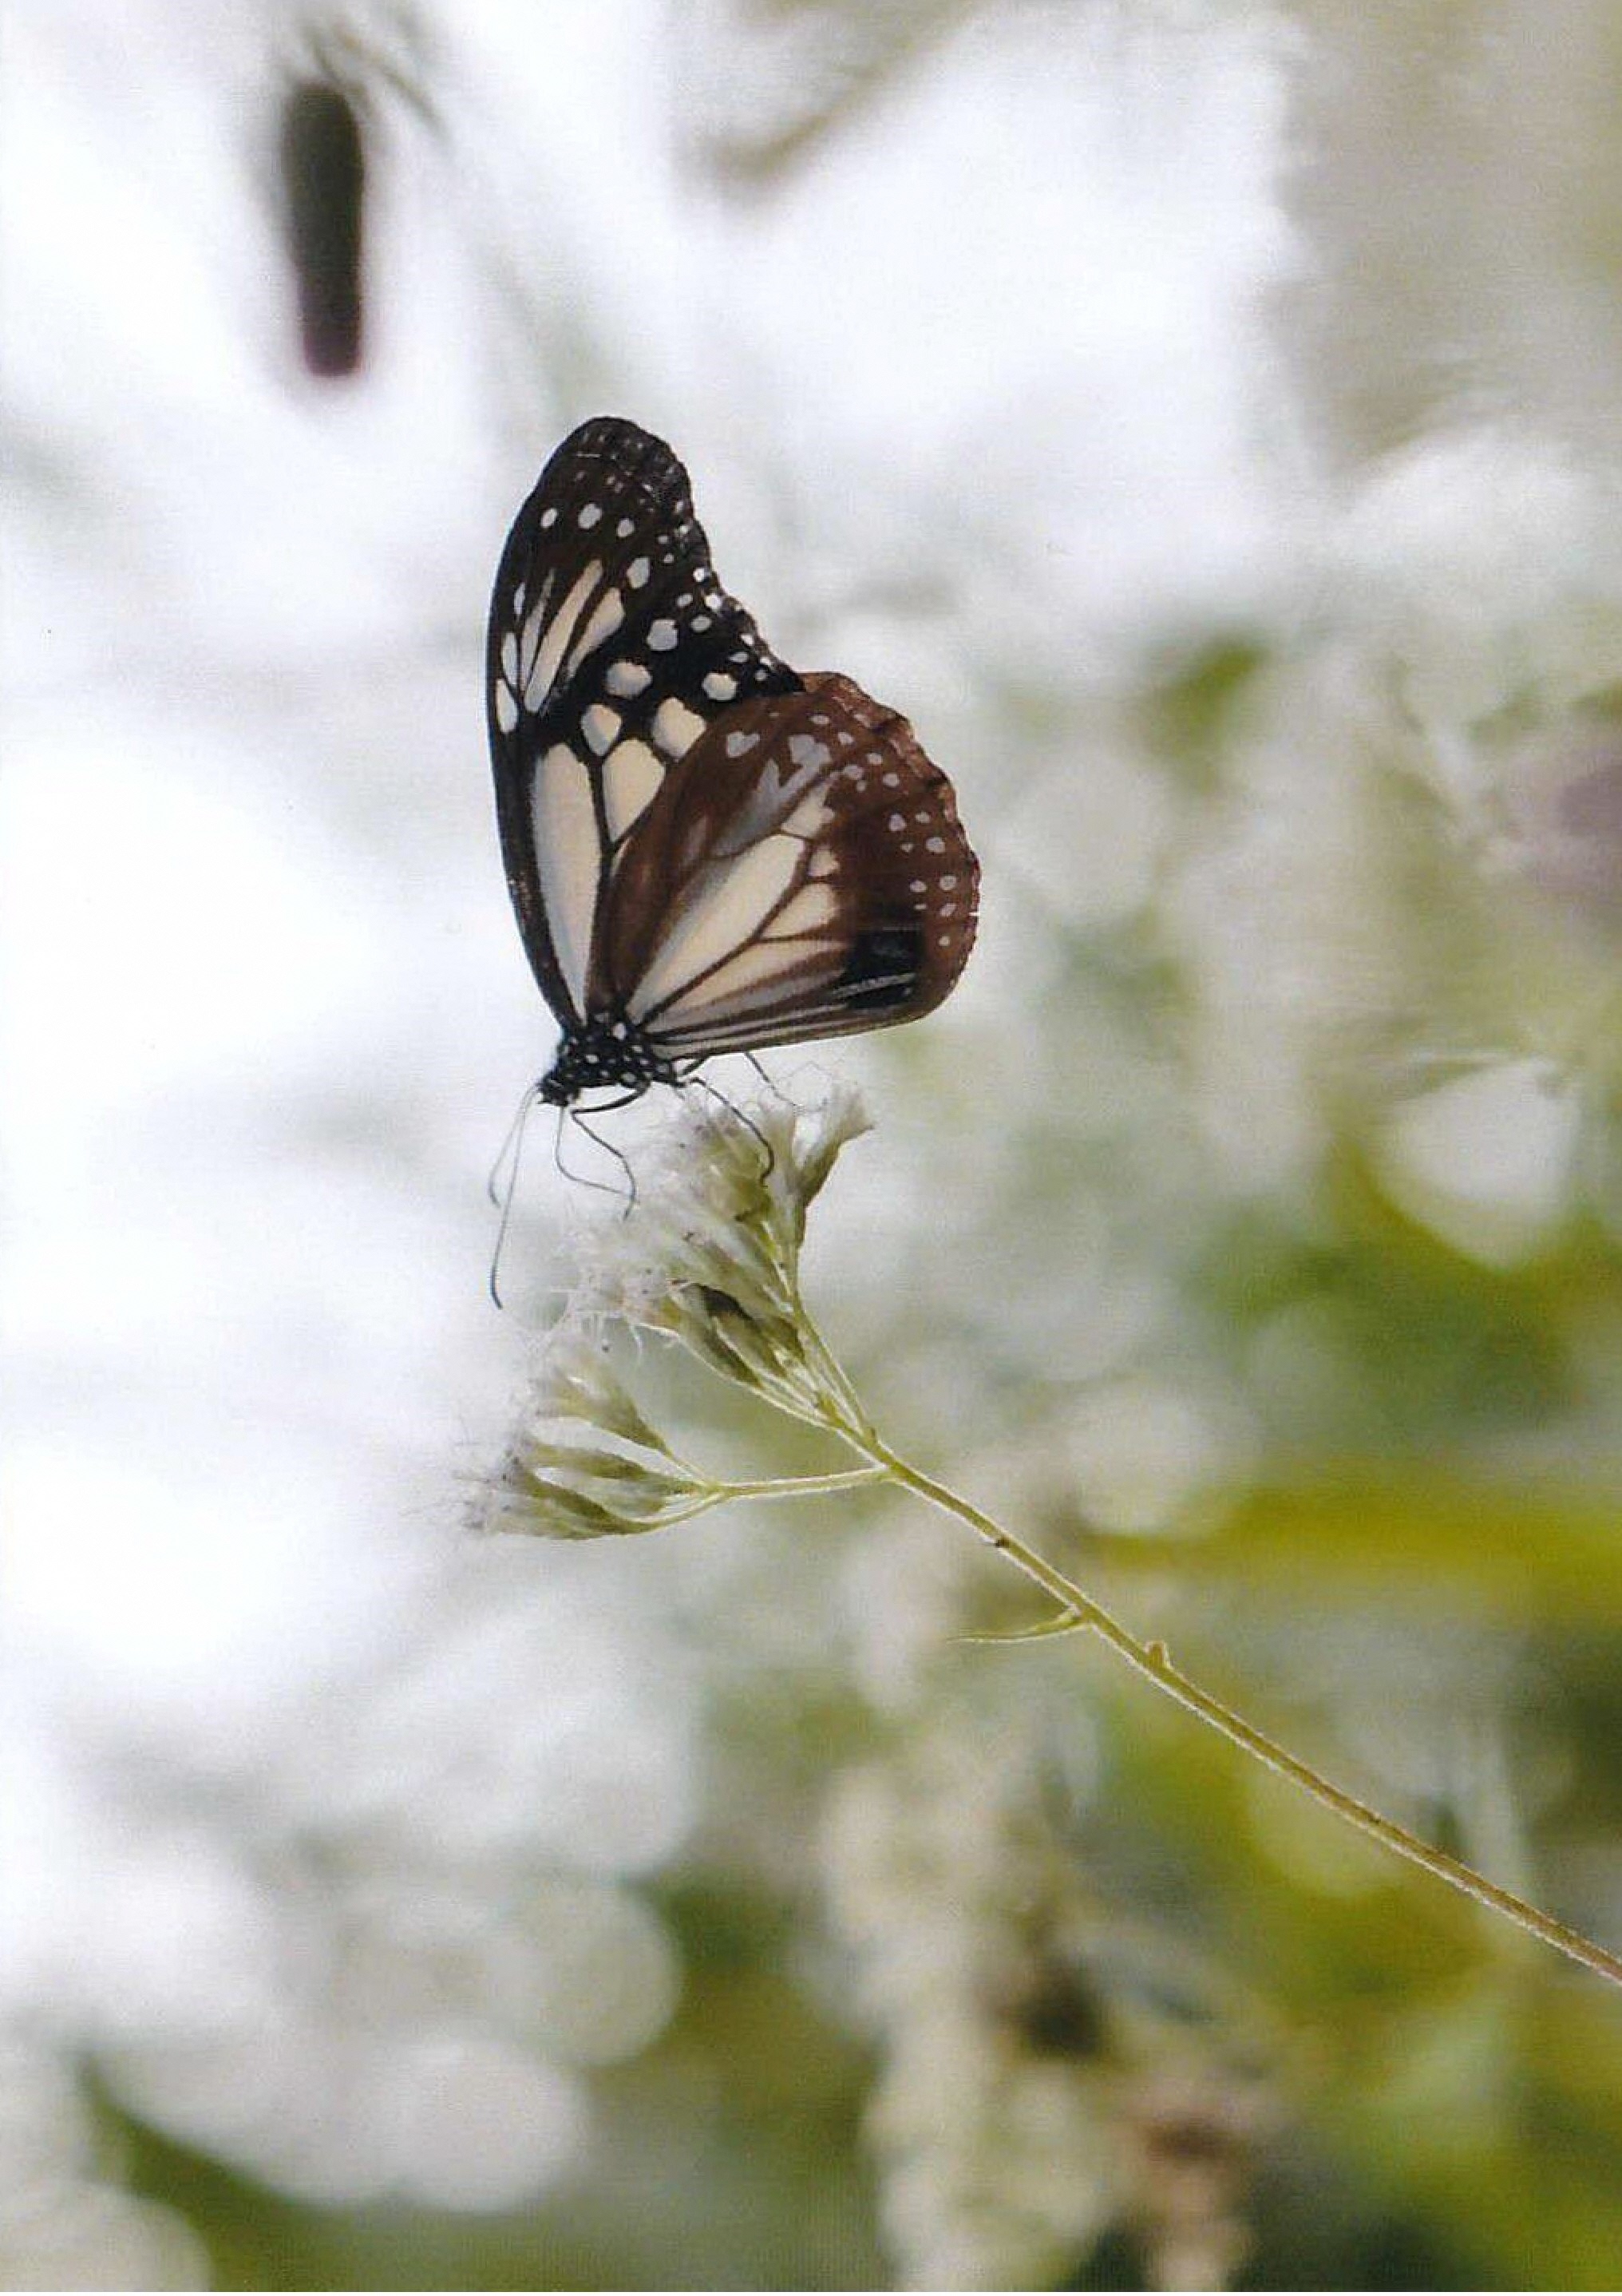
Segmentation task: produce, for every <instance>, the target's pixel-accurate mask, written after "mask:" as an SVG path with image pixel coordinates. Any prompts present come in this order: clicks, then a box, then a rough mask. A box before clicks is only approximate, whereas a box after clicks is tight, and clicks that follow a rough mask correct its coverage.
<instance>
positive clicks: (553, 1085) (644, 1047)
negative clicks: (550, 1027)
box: [540, 1013, 680, 1108]
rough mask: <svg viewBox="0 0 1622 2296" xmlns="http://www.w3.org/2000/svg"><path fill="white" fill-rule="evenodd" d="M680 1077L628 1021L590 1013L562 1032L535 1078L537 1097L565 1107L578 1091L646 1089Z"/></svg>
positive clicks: (605, 1014) (619, 1015) (621, 1016)
mask: <svg viewBox="0 0 1622 2296" xmlns="http://www.w3.org/2000/svg"><path fill="white" fill-rule="evenodd" d="M679 1081H680V1078H679V1076H678V1073H677V1070H676V1066H675V1064H674V1062H670V1061H668V1060H667V1059H666V1058H665V1057H664V1056H663V1055H662V1054H659V1053H657V1052H655V1050H654V1049H653V1046H651V1044H650V1042H649V1041H648V1038H647V1037H646V1036H645V1034H644V1033H643V1030H642V1029H638V1028H637V1026H636V1024H635V1021H627V1020H626V1019H625V1018H624V1017H623V1015H621V1014H616V1013H590V1014H588V1015H587V1017H586V1019H585V1020H584V1021H574V1022H571V1023H570V1024H569V1026H568V1027H567V1028H566V1029H564V1031H563V1041H562V1043H561V1045H560V1046H558V1056H557V1058H556V1060H555V1061H553V1064H552V1066H551V1067H550V1068H549V1069H548V1070H547V1071H546V1073H545V1076H544V1077H543V1078H541V1083H540V1094H541V1098H542V1099H543V1100H544V1101H545V1102H547V1103H548V1104H549V1105H550V1106H552V1107H553V1108H567V1107H568V1106H569V1103H570V1102H571V1101H575V1100H578V1098H579V1097H580V1095H581V1094H582V1093H583V1092H595V1091H598V1090H600V1089H602V1088H603V1087H617V1088H618V1090H619V1091H621V1092H627V1093H631V1094H635V1093H639V1092H646V1090H647V1088H648V1087H649V1086H650V1085H651V1084H676V1083H678V1082H679Z"/></svg>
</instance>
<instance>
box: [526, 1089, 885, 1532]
mask: <svg viewBox="0 0 1622 2296" xmlns="http://www.w3.org/2000/svg"><path fill="white" fill-rule="evenodd" d="M866 1129H867V1118H866V1115H865V1113H864V1111H863V1109H862V1106H861V1103H860V1102H859V1101H858V1100H857V1098H856V1095H854V1094H853V1093H848V1092H835V1093H833V1094H831V1095H829V1097H828V1098H827V1099H826V1100H824V1101H823V1103H821V1104H820V1105H819V1106H817V1107H815V1108H814V1109H810V1110H804V1109H797V1108H794V1107H792V1106H790V1105H789V1104H787V1103H779V1104H777V1105H774V1106H763V1107H758V1108H756V1109H754V1110H753V1111H750V1113H749V1114H747V1115H745V1114H743V1113H742V1112H741V1111H736V1110H733V1109H731V1108H728V1107H725V1105H720V1106H717V1107H716V1108H714V1109H705V1110H702V1111H693V1112H691V1113H685V1114H684V1116H683V1117H682V1119H680V1120H679V1121H678V1122H677V1123H676V1125H675V1126H673V1127H672V1128H671V1130H670V1131H669V1133H668V1135H667V1136H666V1138H665V1141H664V1143H663V1145H662V1147H661V1149H660V1152H659V1157H658V1160H657V1161H656V1163H655V1164H654V1167H653V1169H652V1170H651V1172H650V1173H649V1174H648V1176H647V1177H646V1179H645V1181H644V1183H643V1185H642V1187H641V1188H640V1190H639V1192H638V1195H637V1199H636V1202H635V1206H634V1207H633V1209H632V1210H631V1211H630V1213H629V1214H628V1216H627V1217H626V1218H623V1219H620V1220H617V1221H614V1222H612V1223H605V1224H603V1225H602V1226H600V1227H597V1228H594V1229H593V1230H592V1231H591V1232H590V1234H589V1235H588V1237H587V1239H586V1242H585V1243H584V1245H583V1246H582V1248H581V1266H580V1270H579V1275H578V1281H577V1283H576V1285H575V1288H574V1291H573V1292H572V1294H571V1296H570V1299H569V1305H568V1307H567V1308H566V1309H565V1311H564V1314H563V1316H561V1319H560V1320H559V1322H558V1323H557V1324H555V1325H554V1326H553V1330H552V1331H551V1332H550V1333H548V1335H547V1337H546V1339H545V1341H544V1342H543V1345H542V1349H541V1354H540V1359H539V1362H538V1365H537V1373H536V1377H535V1382H534V1387H533V1390H532V1392H531V1395H530V1398H529V1402H528V1407H527V1409H526V1411H525V1413H524V1416H523V1421H522V1423H521V1425H520V1429H519V1431H518V1433H517V1435H516V1437H515V1439H514V1440H513V1442H512V1446H511V1447H510V1449H509V1451H508V1454H507V1456H506V1459H505V1460H504V1463H503V1465H502V1467H501V1470H500V1472H499V1473H498V1475H497V1478H496V1490H495V1494H494V1498H493V1502H492V1503H491V1504H490V1505H488V1506H487V1509H486V1511H485V1519H486V1521H487V1524H488V1525H489V1526H490V1527H491V1528H494V1529H524V1530H530V1531H540V1532H543V1533H545V1534H547V1535H549V1536H551V1537H553V1538H599V1537H602V1536H603V1535H604V1534H608V1533H615V1532H625V1531H636V1530H656V1529H662V1528H664V1527H665V1526H666V1525H668V1524H670V1523H673V1522H678V1521H683V1520H684V1518H685V1517H687V1516H689V1515H692V1514H697V1513H701V1512H702V1511H703V1510H704V1509H705V1508H706V1507H709V1506H714V1505H718V1504H719V1503H720V1502H721V1501H722V1500H724V1499H725V1498H727V1497H733V1496H735V1495H736V1494H737V1490H738V1487H737V1486H734V1485H729V1484H725V1483H720V1482H717V1481H715V1480H713V1479H712V1478H710V1477H708V1476H706V1475H704V1474H703V1473H702V1472H700V1470H698V1469H697V1468H695V1467H692V1466H690V1465H688V1464H687V1463H686V1462H685V1461H684V1460H683V1459H681V1458H679V1457H678V1456H676V1452H675V1451H674V1450H673V1449H672V1448H671V1447H670V1446H669V1444H668V1443H667V1441H666V1440H665V1439H664V1437H663V1436H662V1435H660V1434H659V1432H658V1431H656V1430H655V1429H654V1428H652V1427H651V1425H650V1424H649V1423H648V1422H647V1420H646V1419H645V1418H644V1417H643V1415H642V1413H641V1412H640V1411H639V1410H638V1408H637V1406H636V1405H635V1403H634V1402H633V1401H632V1399H631V1397H630V1395H629V1394H628V1393H627V1390H626V1389H625V1387H624V1386H623V1384H622V1383H621V1382H620V1380H619V1378H618V1374H617V1372H616V1371H615V1368H614V1365H613V1361H612V1343H613V1335H614V1333H615V1331H616V1329H619V1330H622V1331H630V1332H634V1333H639V1332H651V1333H659V1334H660V1335H661V1336H663V1337H666V1338H668V1339H675V1340H678V1341H680V1342H681V1343H682V1345H683V1346H684V1347H685V1348H687V1349H689V1350H690V1351H691V1352H692V1354H693V1355H695V1356H696V1357H698V1358H699V1360H700V1362H701V1363H704V1364H706V1365H709V1368H710V1369H711V1370H712V1371H716V1372H718V1373H720V1374H722V1376H723V1377H725V1378H727V1379H730V1380H733V1381H736V1382H738V1383H739V1384H740V1385H741V1386H744V1387H747V1388H749V1389H750V1390H751V1391H752V1392H753V1393H755V1394H757V1395H758V1396H759V1397H760V1398H762V1399H763V1400H764V1401H766V1402H769V1403H772V1404H774V1405H775V1406H776V1407H777V1408H778V1409H779V1410H782V1411H786V1412H790V1413H791V1414H792V1415H794V1416H795V1417H796V1418H799V1419H808V1420H810V1421H811V1422H812V1423H814V1424H816V1425H819V1426H823V1427H826V1428H828V1429H830V1430H831V1431H835V1432H840V1431H865V1429H866V1425H867V1422H866V1418H865V1415H864V1413H863V1412H862V1410H861V1406H860V1405H859V1404H858V1402H857V1401H856V1396H855V1394H854V1393H853V1391H852V1390H851V1388H850V1384H849V1382H848V1380H847V1379H846V1378H845V1375H844V1374H843V1373H842V1372H841V1371H840V1367H839V1365H837V1364H836V1363H835V1362H834V1360H833V1358H832V1357H831V1355H830V1354H829V1352H828V1349H827V1348H826V1347H825V1346H824V1345H823V1341H822V1339H821V1337H820V1335H819V1334H818V1333H817V1331H816V1328H815V1325H814V1324H813V1323H812V1322H811V1319H810V1317H809V1316H808V1315H807V1312H806V1308H805V1305H804V1302H803V1301H802V1300H801V1298H800V1292H799V1248H800V1244H801V1242H803V1240H804V1237H805V1232H806V1215H807V1210H808V1209H809V1207H810V1204H811V1202H812V1200H813V1199H814V1198H815V1195H816V1194H817V1193H818V1191H819V1190H820V1189H821V1187H822V1185H823V1182H824V1181H825V1180H826V1178H827V1177H828V1175H829V1173H830V1172H831V1170H832V1169H833V1165H834V1162H835V1160H836V1159H837V1157H838V1155H839V1153H840V1149H841V1148H842V1147H843V1146H844V1145H845V1144H846V1142H847V1141H849V1140H853V1139H855V1138H856V1137H857V1136H858V1135H860V1134H861V1133H863V1132H864V1131H865V1130H866Z"/></svg>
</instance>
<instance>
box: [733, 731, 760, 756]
mask: <svg viewBox="0 0 1622 2296" xmlns="http://www.w3.org/2000/svg"><path fill="white" fill-rule="evenodd" d="M759 740H760V736H759V734H728V735H727V737H726V754H727V756H728V757H729V758H747V757H748V755H749V753H750V750H752V749H754V748H756V747H757V746H758V743H759Z"/></svg>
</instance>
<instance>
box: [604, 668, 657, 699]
mask: <svg viewBox="0 0 1622 2296" xmlns="http://www.w3.org/2000/svg"><path fill="white" fill-rule="evenodd" d="M602 683H603V684H604V685H605V686H607V688H608V690H609V692H610V693H613V694H617V695H618V698H619V699H620V701H631V700H633V699H634V697H635V695H636V694H638V693H646V692H647V690H648V688H649V686H650V685H652V683H653V673H652V671H651V669H649V668H647V666H646V665H645V664H644V663H643V662H640V661H611V662H610V664H609V666H608V668H607V670H606V671H605V672H604V675H603V679H602Z"/></svg>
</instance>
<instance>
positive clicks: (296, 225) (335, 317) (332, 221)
mask: <svg viewBox="0 0 1622 2296" xmlns="http://www.w3.org/2000/svg"><path fill="white" fill-rule="evenodd" d="M278 158H279V162H280V168H281V178H282V196H283V221H284V225H285V229H286V234H287V250H288V255H289V258H290V259H291V264H292V267H293V275H294V277H295V278H296V280H297V282H298V291H299V332H300V336H301V338H302V341H303V347H304V363H305V365H306V366H307V367H308V369H309V371H310V373H312V374H315V375H321V376H323V377H325V378H332V377H335V376H338V375H347V374H353V373H355V372H356V368H357V367H358V366H359V365H360V363H361V351H362V333H363V329H362V303H361V265H362V258H363V252H364V241H365V193H366V152H365V139H364V136H363V134H362V127H361V120H360V117H359V114H358V113H357V111H356V108H355V105H354V104H353V102H351V101H350V99H349V97H348V95H347V94H345V93H344V91H343V89H342V88H340V87H339V86H336V85H335V84H334V83H333V82H332V81H331V80H328V79H311V80H305V81H303V82H301V83H300V84H299V86H296V87H294V88H292V89H291V90H290V92H289V94H287V96H286V98H285V100H284V102H283V108H282V133H281V139H280V144H279V151H278Z"/></svg>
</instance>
